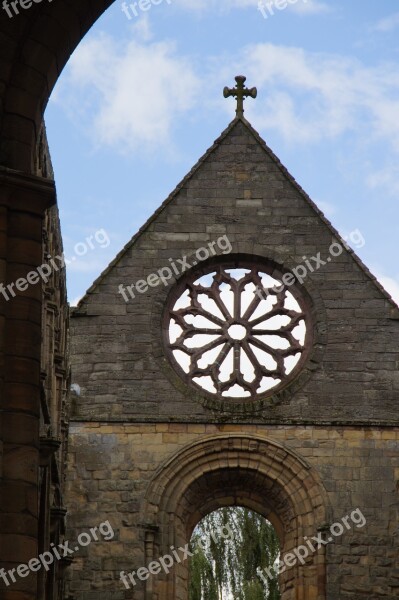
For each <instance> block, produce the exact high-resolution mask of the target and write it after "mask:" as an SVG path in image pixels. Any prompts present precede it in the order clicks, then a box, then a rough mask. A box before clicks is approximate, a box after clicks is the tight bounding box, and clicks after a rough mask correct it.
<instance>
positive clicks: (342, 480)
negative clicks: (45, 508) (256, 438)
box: [67, 422, 399, 600]
mask: <svg viewBox="0 0 399 600" xmlns="http://www.w3.org/2000/svg"><path fill="white" fill-rule="evenodd" d="M239 432H241V433H246V434H250V435H260V436H262V437H263V436H264V437H266V438H269V439H272V440H275V441H278V442H281V443H283V444H284V445H285V446H286V447H288V448H290V449H293V450H295V451H296V452H298V453H299V454H300V455H301V456H303V457H304V458H305V460H306V461H308V462H309V463H310V464H311V465H313V466H314V467H315V468H316V469H317V471H318V472H319V474H320V476H321V479H322V482H323V484H324V486H325V489H326V490H327V493H328V497H329V500H330V502H331V505H332V507H333V512H332V515H331V523H330V525H331V524H332V523H333V522H339V521H341V519H342V518H343V517H345V516H346V515H348V514H349V513H350V512H351V511H352V510H354V509H356V508H359V509H360V510H361V511H362V513H363V515H364V516H365V518H366V521H367V523H366V525H365V526H364V527H362V528H357V527H356V526H355V525H353V526H352V528H351V529H350V530H349V531H346V532H345V533H344V534H343V535H342V536H340V537H336V538H334V541H333V542H332V543H331V544H330V545H328V546H327V583H328V586H327V590H328V593H327V600H342V599H344V598H348V599H350V600H363V599H364V598H365V597H367V599H368V600H375V599H377V598H387V599H388V598H389V599H391V598H398V597H399V578H398V571H397V565H398V560H399V502H398V499H399V490H398V487H397V484H398V480H399V461H398V453H397V447H398V443H399V431H398V430H397V428H384V429H374V430H373V431H371V430H369V429H367V428H356V427H351V428H343V427H336V428H326V427H286V426H284V427H283V426H280V427H266V426H254V425H246V426H239V425H203V424H197V425H194V424H192V425H190V424H147V425H144V424H131V423H129V424H124V425H123V424H111V423H110V424H106V423H98V422H97V423H95V422H93V423H75V424H73V425H72V426H71V430H70V455H69V456H70V464H69V478H68V479H69V481H68V492H67V493H68V508H69V515H70V516H69V517H68V531H69V539H71V540H75V539H76V537H77V536H78V535H79V533H80V532H82V531H88V530H89V529H90V528H91V527H94V526H98V525H99V524H100V523H101V522H103V521H105V520H109V522H110V523H111V525H112V528H113V530H114V533H115V537H114V539H112V540H110V541H107V542H105V541H101V539H100V540H99V541H96V542H92V544H91V545H89V546H87V547H86V548H81V549H80V550H79V552H77V553H76V555H75V557H74V562H73V565H72V567H71V572H70V573H69V577H70V580H71V581H70V584H69V593H70V594H71V597H73V598H74V600H92V599H94V598H96V599H99V600H111V599H112V600H123V599H124V598H134V599H135V600H136V599H137V600H140V599H141V598H143V596H142V593H143V592H142V587H141V586H142V583H140V582H139V581H138V584H137V586H136V587H135V588H133V586H132V589H131V590H130V591H126V589H125V587H124V586H123V584H122V582H121V581H120V580H119V573H120V571H121V570H124V571H125V572H131V571H137V569H138V568H139V567H141V566H146V563H145V559H144V556H143V551H144V541H143V530H142V528H141V527H140V525H142V523H140V507H141V503H142V500H143V496H144V493H145V491H146V489H147V486H148V484H149V481H150V479H151V477H152V476H153V475H154V473H155V471H156V470H157V468H158V467H159V465H161V464H162V463H163V462H164V461H166V460H167V459H168V458H170V456H171V455H173V454H174V453H175V452H176V451H177V450H178V449H180V448H182V447H183V446H184V445H186V444H188V443H190V442H192V441H196V440H198V439H205V438H206V437H209V436H212V435H217V434H222V433H223V434H226V433H231V434H234V433H239ZM226 466H227V465H226ZM221 467H223V465H221ZM314 535H317V532H316V531H315V532H314ZM187 541H188V540H187ZM71 545H72V547H73V544H71ZM155 558H157V557H155ZM154 577H155V576H154ZM140 590H141V591H140ZM133 591H134V595H133V596H132V595H131V594H132V592H133ZM159 600H161V598H160V599H159ZM309 600H311V599H309Z"/></svg>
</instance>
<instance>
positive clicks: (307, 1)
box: [291, 0, 333, 16]
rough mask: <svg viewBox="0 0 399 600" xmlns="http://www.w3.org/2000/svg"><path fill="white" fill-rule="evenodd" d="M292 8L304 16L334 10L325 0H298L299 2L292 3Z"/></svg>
mask: <svg viewBox="0 0 399 600" xmlns="http://www.w3.org/2000/svg"><path fill="white" fill-rule="evenodd" d="M291 8H292V10H293V11H294V12H296V13H298V14H300V15H304V16H307V15H319V14H322V13H329V12H332V11H333V9H332V7H331V6H328V4H326V3H325V2H319V0H298V2H296V3H295V4H292V5H291Z"/></svg>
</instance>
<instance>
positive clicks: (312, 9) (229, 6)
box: [173, 0, 333, 16]
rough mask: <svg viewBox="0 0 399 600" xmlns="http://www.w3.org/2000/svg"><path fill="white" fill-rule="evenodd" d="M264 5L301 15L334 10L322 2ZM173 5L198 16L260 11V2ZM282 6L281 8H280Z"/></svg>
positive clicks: (182, 1) (189, 0) (289, 0)
mask: <svg viewBox="0 0 399 600" xmlns="http://www.w3.org/2000/svg"><path fill="white" fill-rule="evenodd" d="M262 2H263V4H265V3H266V4H267V3H269V4H271V3H272V2H273V4H274V5H275V9H274V11H275V13H274V14H276V13H277V12H280V11H283V10H286V9H288V10H292V11H293V12H295V13H297V14H300V15H305V16H306V15H316V14H320V13H327V12H332V10H333V9H332V8H331V7H330V6H328V5H327V4H326V3H325V2H321V0H286V5H285V6H284V4H283V3H281V4H280V2H279V1H278V0H262ZM173 5H174V6H178V7H179V8H180V9H183V10H185V11H190V12H194V13H197V14H200V13H204V12H206V11H210V10H212V11H213V12H214V11H216V10H217V11H219V12H227V11H232V10H234V9H247V8H252V9H254V10H258V6H259V0H173ZM280 6H281V8H279V7H280Z"/></svg>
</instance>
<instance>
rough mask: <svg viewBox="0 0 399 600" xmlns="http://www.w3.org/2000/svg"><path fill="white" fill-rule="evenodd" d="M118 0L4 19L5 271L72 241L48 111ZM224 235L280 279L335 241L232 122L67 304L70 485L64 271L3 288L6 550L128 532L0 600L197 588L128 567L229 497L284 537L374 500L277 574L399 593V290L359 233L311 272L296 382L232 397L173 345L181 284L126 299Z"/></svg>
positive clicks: (344, 594)
mask: <svg viewBox="0 0 399 600" xmlns="http://www.w3.org/2000/svg"><path fill="white" fill-rule="evenodd" d="M111 3H112V0H96V1H95V2H92V1H90V0H57V2H44V1H43V2H41V3H40V2H38V3H33V5H32V7H31V8H29V10H23V11H21V12H20V14H19V15H18V16H16V17H14V18H12V19H10V18H8V17H7V15H6V13H5V11H2V14H1V16H0V31H1V41H0V44H1V57H2V60H1V63H0V78H1V85H0V275H1V282H5V283H11V282H14V281H16V280H17V279H18V278H19V277H23V276H24V275H25V274H26V273H27V272H29V271H31V270H33V269H35V268H38V267H39V266H40V265H41V264H42V263H43V256H44V252H45V250H47V251H48V252H49V253H53V252H54V253H59V252H60V249H61V247H60V244H61V238H60V233H59V229H58V218H57V211H56V208H55V204H56V193H55V184H54V181H53V178H52V173H51V169H49V162H48V159H47V158H46V156H47V154H46V151H45V144H44V143H43V142H44V139H43V129H42V122H43V114H44V110H45V107H46V104H47V101H48V98H49V96H50V94H51V92H52V90H53V88H54V85H55V83H56V81H57V79H58V77H59V76H60V73H61V72H62V69H63V68H64V66H65V64H66V63H67V61H68V59H69V57H70V55H71V53H72V52H73V51H74V49H75V48H76V47H77V46H78V44H79V43H80V41H81V40H82V38H83V37H84V35H85V34H86V33H87V31H88V30H89V29H90V28H91V27H92V25H93V24H94V23H95V22H96V20H97V19H98V18H99V17H100V16H101V15H102V14H103V13H104V12H105V11H106V10H107V8H108V7H109V6H110V5H111ZM255 163H256V168H255V167H254V164H255ZM46 165H47V166H46ZM224 232H226V235H228V239H229V241H230V242H231V244H232V253H231V257H233V260H234V256H233V255H235V256H237V255H238V256H239V257H240V259H241V260H242V257H243V256H245V258H246V259H249V260H250V261H251V264H252V266H253V267H255V266H256V265H257V266H259V261H263V259H264V258H265V257H266V258H267V260H268V261H269V262H268V267H270V268H271V266H272V265H273V264H274V265H275V267H276V273H277V274H278V275H283V274H285V269H288V270H290V269H292V268H295V267H296V266H297V265H298V264H302V256H303V255H305V254H306V256H308V257H309V256H313V255H314V253H315V252H316V255H317V253H318V252H321V253H322V256H324V257H325V252H326V251H327V250H328V248H329V246H330V243H331V240H333V239H338V238H337V235H336V233H335V232H334V231H333V230H332V229H331V228H330V227H329V225H328V223H326V222H325V220H323V219H322V217H321V215H320V214H319V213H318V212H317V210H316V209H315V207H313V206H312V204H311V203H310V202H309V199H308V198H307V197H306V196H305V195H304V194H303V192H302V190H300V189H299V188H298V186H297V185H296V184H295V182H294V181H293V180H292V179H291V178H290V177H289V175H288V174H287V173H286V172H285V170H284V169H283V168H282V167H281V165H280V164H279V163H278V161H276V160H275V158H274V157H273V156H272V155H271V153H270V152H268V151H265V149H264V148H263V147H262V144H259V140H257V139H256V135H253V132H251V130H250V129H249V128H248V126H247V124H246V123H244V122H243V121H242V120H240V119H239V120H237V121H236V122H235V123H234V124H233V125H232V126H231V127H230V129H229V132H228V134H227V135H226V136H225V137H224V138H223V139H222V140H221V141H220V143H219V145H218V146H217V147H216V148H215V149H214V152H213V153H211V154H210V155H209V156H208V157H207V158H206V159H205V160H204V161H203V163H201V167H200V169H197V170H196V171H195V172H193V173H192V177H190V178H188V179H187V180H186V181H185V182H184V184H183V185H182V186H181V188H179V189H178V190H177V193H176V194H175V195H174V197H173V200H172V201H171V202H170V203H168V204H167V205H166V206H165V207H164V208H163V209H162V210H161V211H160V212H159V214H157V215H156V217H155V219H154V220H153V221H151V223H149V224H148V226H147V228H146V229H145V230H143V232H142V233H141V235H140V236H139V237H138V238H137V239H136V240H135V241H134V244H133V245H132V246H130V247H129V248H127V249H126V252H125V253H124V255H123V256H122V257H121V260H120V261H119V262H118V261H117V262H116V263H115V265H114V268H113V269H112V270H111V271H110V272H109V273H108V274H107V275H106V277H105V278H104V279H103V280H101V282H99V283H98V285H97V286H96V287H94V288H93V290H91V293H90V294H89V295H88V296H87V297H86V299H85V301H84V303H82V306H81V307H80V309H79V310H78V311H77V312H76V313H75V315H74V317H73V319H72V321H73V323H74V336H75V341H74V344H75V346H74V356H75V359H74V360H75V362H77V357H78V356H79V355H80V354H81V355H82V356H84V357H85V358H84V360H85V368H86V370H85V369H82V368H81V369H80V370H79V368H80V367H81V365H79V368H78V369H76V379H75V376H74V381H78V380H80V381H81V395H80V396H79V397H75V398H73V401H72V404H73V406H72V410H73V424H72V429H71V444H70V453H69V474H68V495H67V498H66V499H65V498H64V495H63V456H65V450H66V441H67V440H66V428H67V424H68V406H67V400H66V390H67V388H68V387H69V381H68V378H69V369H68V361H67V360H66V359H67V348H66V347H65V344H66V335H65V331H66V327H67V323H68V315H67V313H66V311H65V291H64V290H65V287H64V283H63V276H62V275H59V274H57V275H56V277H55V278H54V281H53V282H50V280H49V283H50V285H49V286H48V288H47V286H45V288H44V289H42V288H40V287H39V286H31V287H30V288H29V290H26V291H24V292H22V293H21V294H19V295H18V297H17V298H14V299H13V301H12V302H7V301H6V300H5V299H4V298H3V296H0V568H5V569H6V570H8V569H13V568H14V569H15V568H16V567H17V566H18V565H22V564H26V563H27V562H28V561H29V560H30V559H32V558H33V557H36V556H38V555H39V554H40V553H41V552H42V550H43V548H47V549H48V548H50V547H51V544H52V543H53V544H54V543H55V544H57V543H58V541H59V540H61V539H66V540H69V539H72V536H73V535H77V536H79V535H81V533H82V532H87V531H90V528H94V527H96V526H98V525H100V524H101V523H103V522H105V521H107V520H108V519H109V521H110V524H111V525H112V527H113V531H114V533H115V535H114V537H113V538H112V539H109V540H108V541H107V540H106V539H105V538H106V537H109V536H108V535H107V532H106V529H104V528H103V529H102V531H103V533H102V534H101V538H102V539H99V540H97V541H96V542H95V543H94V541H93V543H92V544H90V545H88V546H87V547H82V548H81V549H80V551H79V553H76V556H73V559H74V560H73V566H72V568H70V569H69V581H68V586H67V589H65V590H64V589H63V588H64V584H63V575H64V568H65V566H66V565H67V564H68V563H69V562H71V558H72V557H70V558H68V557H66V559H67V560H65V561H62V562H61V561H57V563H56V564H55V565H54V566H53V567H51V568H50V569H49V571H48V572H46V576H45V577H43V573H38V572H31V573H30V575H29V576H28V577H19V578H18V579H17V581H16V583H14V584H13V585H10V586H5V584H4V582H3V580H2V579H0V598H1V600H39V599H40V600H43V599H46V600H53V599H58V598H61V597H64V598H66V599H70V600H72V599H74V598H76V599H77V598H79V599H80V598H85V599H90V600H93V599H97V598H100V600H101V599H104V598H112V599H113V600H122V599H124V600H127V599H131V598H133V599H135V600H137V599H139V600H140V599H142V598H143V597H144V598H146V600H147V599H148V598H154V599H155V598H158V600H164V598H166V599H167V600H169V599H170V598H182V597H183V598H186V596H187V595H186V577H187V571H186V564H184V563H183V564H181V565H179V564H178V565H176V567H177V568H176V569H174V570H173V572H172V571H171V572H170V573H169V574H168V575H166V574H164V573H162V574H158V575H156V576H152V577H149V578H148V579H147V580H143V581H141V580H139V581H138V583H137V585H136V586H135V587H134V588H133V587H132V588H131V589H126V588H125V587H124V586H123V583H122V582H121V581H120V580H119V572H120V571H121V570H124V571H125V572H126V573H127V572H131V571H133V570H137V569H138V568H140V567H142V566H146V565H148V563H149V561H151V559H152V558H153V557H154V558H156V557H157V556H160V555H163V554H164V553H165V552H167V551H170V546H171V545H173V544H179V545H180V542H181V541H183V540H187V538H188V536H189V533H190V531H191V529H192V527H193V525H194V524H195V522H197V521H198V519H200V518H201V516H202V514H204V513H206V512H207V511H209V510H212V509H213V508H216V507H217V506H221V505H225V504H231V503H240V504H244V505H246V506H249V507H252V508H254V509H255V510H258V511H259V512H261V513H263V514H267V515H268V518H270V519H271V520H272V521H273V523H274V525H275V527H276V529H277V531H278V533H279V536H280V540H281V542H282V545H283V548H284V549H285V550H286V549H290V548H292V547H293V545H295V544H296V543H297V540H299V541H300V540H301V536H303V535H311V536H314V535H319V533H320V534H322V535H325V532H326V531H327V530H326V527H328V525H329V524H331V523H335V522H338V521H339V520H340V519H342V518H343V517H344V516H346V515H348V513H349V511H351V510H353V509H354V508H359V509H361V510H362V511H363V514H364V515H365V517H366V520H367V526H365V527H362V528H357V527H356V526H353V527H352V528H351V529H350V530H348V531H345V533H344V534H343V535H342V537H339V536H338V537H337V538H336V539H334V542H333V543H331V544H329V545H328V546H325V547H324V546H323V548H321V549H320V550H319V552H318V553H317V555H312V556H309V558H308V559H307V563H306V564H305V565H301V564H299V565H296V566H295V567H292V568H291V570H287V571H286V572H285V573H283V574H282V587H283V590H284V595H285V598H292V597H294V598H296V599H297V600H307V599H308V598H310V599H312V598H315V597H316V598H327V600H341V599H342V598H348V599H350V600H364V598H367V599H371V600H374V599H378V600H380V599H381V600H382V599H384V600H385V599H388V598H395V597H398V572H397V564H398V536H397V535H395V534H396V533H397V527H398V479H399V476H398V439H397V437H398V430H397V425H398V419H397V403H398V375H397V370H398V333H397V331H398V311H397V308H396V307H395V306H394V305H393V304H392V302H391V301H390V299H389V298H388V297H387V296H386V294H384V292H383V291H382V290H381V289H380V288H379V287H378V285H377V284H376V282H375V281H373V279H372V277H371V276H370V275H369V274H368V272H367V270H366V269H365V268H364V267H363V265H361V264H360V263H359V261H358V260H357V259H356V258H355V257H354V256H353V254H352V253H351V252H347V251H346V250H345V252H344V253H342V255H341V256H339V257H337V258H336V259H335V260H333V261H331V264H329V265H328V266H327V265H324V266H323V268H322V269H319V270H317V272H315V273H311V274H310V275H309V277H307V278H306V280H305V281H304V283H303V286H299V288H298V298H299V299H303V306H304V308H305V307H306V306H308V307H309V311H310V312H307V313H306V314H308V315H309V314H310V315H311V320H310V321H309V322H308V323H309V325H310V328H309V327H308V329H307V331H311V332H312V331H314V332H315V333H317V336H316V337H315V338H314V340H313V341H312V344H310V345H309V346H306V348H305V349H304V350H305V354H303V356H304V358H303V363H302V365H298V370H299V369H300V372H299V371H298V372H297V375H298V377H297V378H296V377H295V373H294V375H293V377H295V380H294V379H291V380H290V382H289V389H287V390H284V389H283V388H282V387H280V389H279V390H277V388H276V390H277V391H276V394H273V395H272V396H270V397H269V400H268V401H267V402H265V404H264V405H262V402H258V400H255V401H254V402H252V405H251V402H250V401H248V402H244V403H243V406H242V407H237V406H236V405H235V403H234V401H232V400H228V401H226V402H227V404H226V406H222V404H221V400H220V398H215V394H213V395H212V394H208V393H206V392H205V393H204V392H201V391H200V390H199V389H198V385H197V384H195V382H190V381H189V374H187V373H186V374H185V375H183V373H181V372H179V371H178V368H177V367H176V364H174V363H173V362H172V359H171V358H170V356H169V354H170V352H166V350H167V349H168V348H167V346H166V342H167V341H168V340H166V341H165V336H164V335H163V334H162V333H161V332H160V331H159V327H158V325H159V323H160V322H161V321H160V319H161V316H162V317H164V309H165V307H166V306H167V304H166V303H167V301H168V300H169V299H170V296H169V293H175V292H176V290H177V291H179V290H178V286H179V282H176V284H173V282H172V281H170V284H169V285H168V287H165V286H163V285H162V286H160V287H154V288H153V289H149V288H150V286H149V288H148V290H147V292H145V293H143V294H141V293H140V294H137V298H135V299H133V301H132V302H129V303H127V304H125V303H124V300H123V297H122V295H121V294H118V291H117V290H116V289H115V285H117V286H119V284H123V285H125V286H127V285H131V284H132V283H137V280H138V279H140V278H141V279H142V278H147V277H148V276H149V275H151V274H153V273H154V272H156V271H158V269H159V268H161V267H162V266H164V265H165V266H167V265H168V264H169V258H171V259H173V260H175V262H176V264H180V263H177V259H178V258H181V257H182V255H183V254H187V255H188V254H189V253H190V252H195V251H196V250H197V249H198V248H200V247H201V246H204V244H205V246H207V244H208V243H210V242H212V241H215V240H217V239H218V238H219V237H222V236H223V235H225V233H224ZM208 236H209V237H208ZM214 248H216V246H215V247H214ZM277 249H278V250H277ZM219 250H220V248H219ZM220 254H222V251H220V252H219V251H218V255H220ZM130 255H131V256H130ZM249 257H251V258H249ZM212 258H213V259H215V257H210V259H212ZM220 258H221V260H223V259H224V258H226V257H223V256H222V257H220ZM133 259H136V260H133ZM253 259H256V261H255V260H253ZM324 259H325V258H324ZM224 264H225V265H226V263H224ZM208 265H209V266H210V263H208ZM204 266H205V265H204ZM226 266H227V265H226ZM123 269H124V270H123ZM136 269H137V271H136ZM118 270H119V271H118ZM112 273H113V275H112ZM208 274H209V273H208ZM182 275H184V274H183V273H182ZM186 275H188V273H186ZM112 277H114V279H115V281H112ZM57 278H58V279H57ZM152 281H153V283H154V280H152ZM179 281H180V282H182V281H183V279H182V278H181V277H179ZM191 283H194V284H195V282H191ZM107 286H108V288H107ZM143 289H144V288H143ZM107 290H111V295H112V299H111V298H109V299H107V294H108V291H107ZM180 291H181V290H180ZM299 292H300V293H299ZM272 295H273V294H272ZM101 299H102V300H103V301H102V302H101ZM190 310H191V316H194V315H193V313H192V307H191V308H190ZM85 313H86V314H85ZM79 320H81V325H80V326H79V325H78V323H79ZM162 323H163V321H162ZM90 327H91V329H90ZM78 329H80V333H78V331H77V330H78ZM123 331H125V333H123ZM287 333H289V332H287ZM86 334H87V336H86ZM224 335H225V331H224ZM85 336H86V340H87V346H86V349H87V352H84V338H85ZM94 336H96V337H95V339H94ZM89 339H90V340H91V341H90V342H89V341H88V340H89ZM97 341H98V342H101V343H102V346H100V345H96V344H97ZM169 342H170V339H169ZM291 342H292V340H291ZM291 346H292V344H291ZM100 348H102V350H103V355H102V354H101V350H100ZM168 350H172V349H171V348H169V349H168ZM90 352H94V357H93V358H90ZM301 354H302V352H301ZM100 359H101V360H100ZM95 361H96V362H95ZM201 364H203V363H201ZM114 367H115V368H114ZM212 376H213V377H216V376H217V374H215V373H211V375H210V377H211V378H212ZM219 383H220V382H219ZM223 383H226V381H224V382H223ZM250 393H251V392H250ZM221 394H222V395H223V392H221ZM219 395H220V394H219ZM272 397H274V400H275V401H274V400H271V398H272ZM205 400H206V401H205ZM249 406H250V409H249V408H248V407H249ZM245 408H247V409H248V410H243V409H245ZM60 442H61V445H60ZM66 507H67V508H68V518H67V522H68V531H67V533H66V534H64V533H63V531H64V529H63V528H64V520H63V516H64V512H65V508H66ZM316 532H317V533H316ZM65 535H66V536H67V537H65ZM85 539H86V541H87V538H85Z"/></svg>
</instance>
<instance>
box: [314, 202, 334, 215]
mask: <svg viewBox="0 0 399 600" xmlns="http://www.w3.org/2000/svg"><path fill="white" fill-rule="evenodd" d="M315 204H316V205H317V206H318V208H319V209H320V210H321V211H322V212H323V213H324V214H325V216H326V217H328V218H330V217H333V216H334V215H335V214H336V212H337V209H336V207H335V206H334V204H331V202H325V201H324V200H315Z"/></svg>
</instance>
